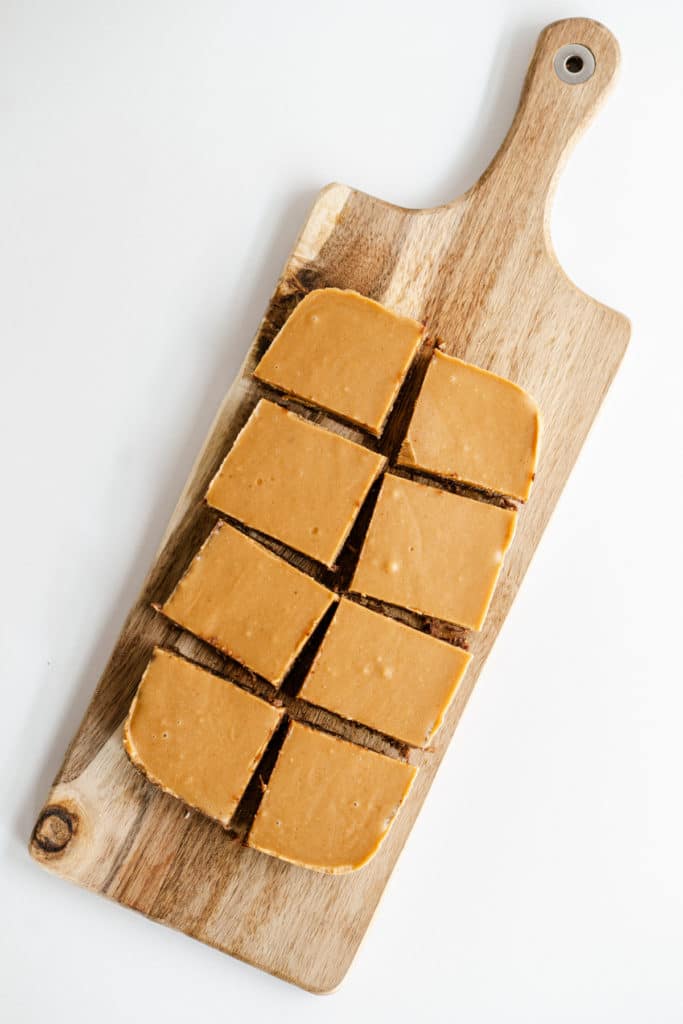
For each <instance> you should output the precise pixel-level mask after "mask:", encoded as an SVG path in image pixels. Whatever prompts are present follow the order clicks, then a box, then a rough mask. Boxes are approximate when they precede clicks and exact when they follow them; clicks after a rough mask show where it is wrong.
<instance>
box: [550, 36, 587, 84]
mask: <svg viewBox="0 0 683 1024" xmlns="http://www.w3.org/2000/svg"><path fill="white" fill-rule="evenodd" d="M553 67H554V68H555V74H556V75H557V77H558V78H559V79H560V81H561V82H565V83H566V84H567V85H582V84H583V83H584V82H587V81H588V79H589V78H591V76H592V75H593V72H594V71H595V57H594V56H593V54H592V53H591V51H590V50H589V49H588V47H587V46H582V45H581V43H568V44H567V45H566V46H561V47H560V48H559V50H558V51H557V53H556V54H555V57H554V59H553Z"/></svg>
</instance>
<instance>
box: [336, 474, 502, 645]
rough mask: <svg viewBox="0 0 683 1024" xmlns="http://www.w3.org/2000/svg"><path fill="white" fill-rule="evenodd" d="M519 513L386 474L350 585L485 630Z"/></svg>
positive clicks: (375, 595) (415, 609)
mask: <svg viewBox="0 0 683 1024" xmlns="http://www.w3.org/2000/svg"><path fill="white" fill-rule="evenodd" d="M515 521H516V512H514V511H511V510H509V509H502V508H498V507H497V506H494V505H488V504H486V503H485V502H482V501H475V500H473V499H470V498H462V497H460V495H457V494H450V493H448V492H447V491H442V490H439V489H437V488H435V487H431V486H428V485H426V484H420V483H414V482H413V481H411V480H404V479H402V478H400V477H397V476H392V475H387V476H386V477H385V479H384V481H383V483H382V489H381V491H380V494H379V499H378V501H377V506H376V508H375V511H374V514H373V517H372V520H371V522H370V529H369V530H368V533H367V536H366V539H365V543H364V545H363V549H362V551H361V554H360V559H359V561H358V565H357V566H356V572H355V574H354V577H353V581H352V584H351V588H350V589H351V590H353V591H356V592H358V593H361V594H369V595H371V596H372V597H376V598H380V599H381V600H384V601H388V602H390V603H391V604H396V605H400V606H401V607H403V608H410V609H411V610H412V611H415V612H420V613H422V614H424V615H431V616H434V617H435V618H439V619H444V620H446V621H447V622H452V623H456V624H458V625H460V626H467V627H470V628H471V629H481V626H482V624H483V622H484V619H485V617H486V612H487V611H488V607H489V604H490V601H491V597H492V595H493V591H494V588H495V585H496V581H497V579H498V574H499V573H500V569H501V566H502V564H503V557H504V555H505V552H506V551H507V549H508V548H509V546H510V544H511V542H512V537H513V534H514V530H515Z"/></svg>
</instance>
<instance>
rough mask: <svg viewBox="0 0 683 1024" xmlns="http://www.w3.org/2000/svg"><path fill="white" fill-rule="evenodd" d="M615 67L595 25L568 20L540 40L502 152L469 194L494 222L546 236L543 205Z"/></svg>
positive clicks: (609, 41) (608, 38) (615, 48)
mask: <svg viewBox="0 0 683 1024" xmlns="http://www.w3.org/2000/svg"><path fill="white" fill-rule="evenodd" d="M618 65H619V45H618V43H617V41H616V39H615V38H614V36H613V35H612V33H611V32H610V31H609V30H608V29H606V28H605V26H604V25H601V24H600V23H599V22H597V21H591V20H589V19H587V18H568V19H567V20H565V21H556V22H554V23H553V24H552V25H548V26H547V27H546V28H545V29H544V30H543V32H542V33H541V35H540V36H539V39H538V43H537V44H536V50H535V52H534V55H533V58H532V60H531V63H530V65H529V70H528V72H527V76H526V80H525V82H524V88H523V90H522V97H521V99H520V103H519V107H518V109H517V113H516V115H515V119H514V121H513V123H512V126H511V128H510V131H509V132H508V134H507V136H506V138H505V140H504V142H503V144H502V146H501V147H500V149H499V150H498V152H497V154H496V156H495V157H494V158H493V161H492V162H491V164H490V165H489V167H488V169H487V170H486V172H485V173H484V175H483V176H482V178H480V180H479V182H478V183H477V185H475V187H474V190H473V191H477V190H485V191H486V192H488V193H490V192H493V193H494V196H491V195H490V194H489V195H488V196H487V201H488V202H491V201H492V199H493V201H494V202H495V204H496V207H495V208H497V209H498V210H499V212H500V215H501V216H505V214H506V212H507V211H508V210H509V215H510V216H511V217H514V218H515V219H517V218H519V219H520V223H523V224H524V226H525V228H528V227H529V226H532V225H533V221H534V220H535V219H537V220H538V225H539V228H541V229H542V230H543V231H544V233H546V232H547V211H548V206H549V199H550V197H551V196H552V192H553V186H554V183H555V181H556V179H557V175H558V171H559V169H560V168H561V167H562V164H563V162H564V159H565V157H566V155H567V153H568V151H569V149H570V147H571V145H572V144H573V142H574V140H575V139H576V138H577V136H578V135H579V133H580V132H581V131H582V130H583V128H584V127H585V125H586V124H587V123H588V121H589V120H590V118H591V117H592V115H593V113H594V112H595V110H596V109H597V108H598V106H599V105H600V103H601V101H602V100H603V98H604V97H605V95H606V94H607V92H608V90H609V86H610V84H611V83H612V81H613V79H614V75H615V72H616V70H617V68H618Z"/></svg>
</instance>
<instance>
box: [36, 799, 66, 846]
mask: <svg viewBox="0 0 683 1024" xmlns="http://www.w3.org/2000/svg"><path fill="white" fill-rule="evenodd" d="M77 830H78V817H77V815H76V814H74V812H73V811H68V810H67V809H66V807H60V806H59V804H52V805H50V806H49V807H45V808H44V810H43V812H42V814H41V815H40V817H39V818H38V821H37V822H36V827H35V828H34V829H33V835H32V836H31V843H32V844H33V845H34V846H37V847H38V849H39V850H42V852H43V853H61V852H62V851H63V850H65V849H66V847H67V846H68V845H69V843H70V842H71V840H72V838H73V836H74V835H75V834H76V832H77Z"/></svg>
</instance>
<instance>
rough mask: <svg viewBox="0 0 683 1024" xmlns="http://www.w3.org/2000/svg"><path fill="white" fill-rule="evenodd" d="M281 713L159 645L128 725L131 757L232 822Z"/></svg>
mask: <svg viewBox="0 0 683 1024" xmlns="http://www.w3.org/2000/svg"><path fill="white" fill-rule="evenodd" d="M282 715H283V712H282V711H279V710H278V709H277V708H274V707H272V706H271V705H270V704H266V702H265V701H262V700H259V698H258V697H253V696H252V695H251V694H249V693H246V692H245V691H244V690H240V689H239V687H237V686H235V684H234V683H231V682H230V681H229V680H227V679H220V678H219V677H218V676H214V675H212V674H211V673H210V672H206V671H205V670H204V669H202V668H199V667H198V666H197V665H193V664H192V663H191V662H189V661H185V660H184V659H183V658H180V657H178V656H177V655H175V654H171V653H170V652H169V651H164V650H161V649H159V648H157V649H156V650H155V651H154V654H153V655H152V659H151V661H150V662H149V664H148V666H147V668H146V669H145V672H144V675H143V677H142V680H141V682H140V686H139V688H138V692H137V695H136V697H135V699H134V701H133V703H132V705H131V709H130V712H129V714H128V718H127V719H126V723H125V726H124V740H123V742H124V746H125V748H126V751H127V753H128V756H129V757H130V759H131V761H132V762H133V764H135V765H136V766H137V767H138V768H140V769H141V770H142V771H143V772H144V773H145V774H146V775H147V777H148V778H149V779H150V780H151V781H152V782H154V783H156V784H157V785H158V786H161V787H162V789H165V790H166V791H167V792H168V793H171V794H172V795H173V796H176V797H179V798H180V799H181V800H184V801H185V802H186V803H188V804H190V805H191V806H192V807H196V808H197V809H198V810H200V811H202V812H203V813H204V814H207V815H209V817H211V818H216V819H217V820H218V821H220V822H222V824H223V825H227V823H228V822H229V821H230V818H231V817H232V814H233V813H234V810H235V808H236V807H237V804H238V803H239V801H240V799H241V797H242V794H243V793H244V790H245V789H246V787H247V783H248V782H249V779H250V778H251V776H252V773H253V771H254V769H255V768H256V765H257V764H258V762H259V760H260V759H261V756H262V754H263V752H264V750H265V748H266V745H267V743H268V741H269V740H270V738H271V736H272V735H273V733H274V732H275V730H276V728H277V726H278V724H279V722H280V719H281V718H282Z"/></svg>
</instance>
